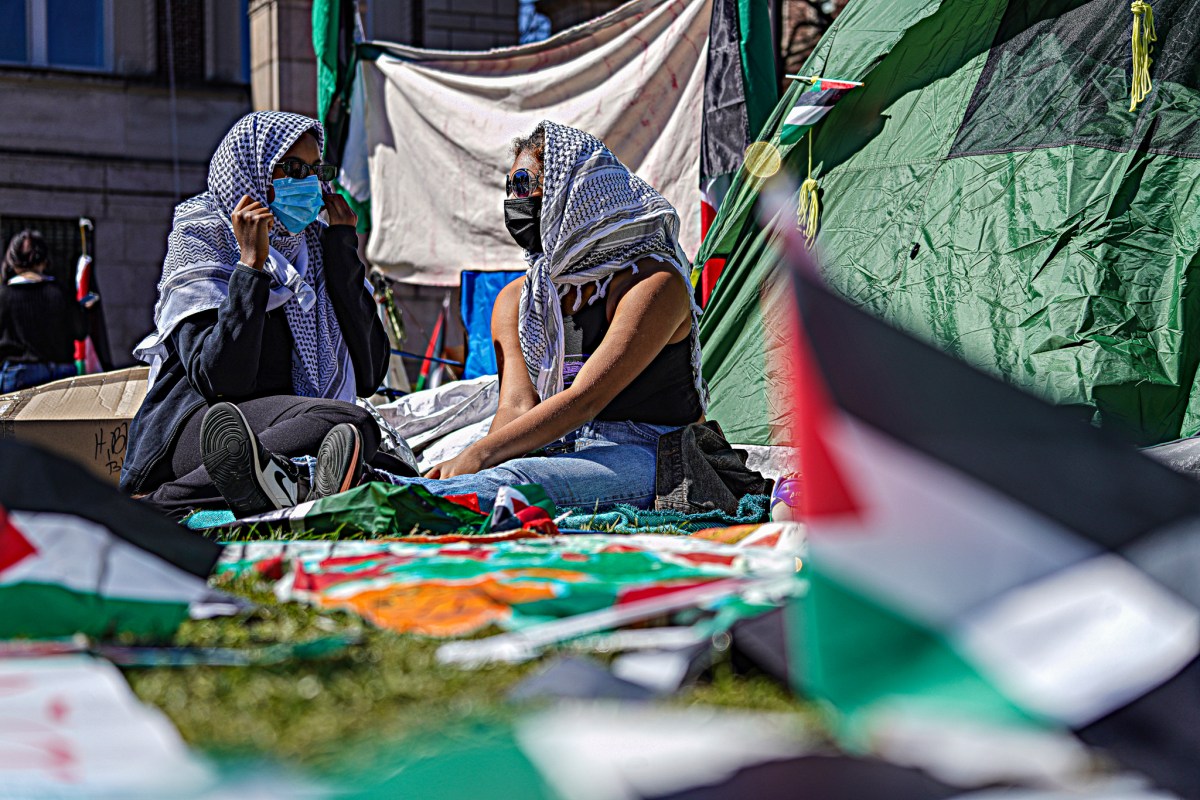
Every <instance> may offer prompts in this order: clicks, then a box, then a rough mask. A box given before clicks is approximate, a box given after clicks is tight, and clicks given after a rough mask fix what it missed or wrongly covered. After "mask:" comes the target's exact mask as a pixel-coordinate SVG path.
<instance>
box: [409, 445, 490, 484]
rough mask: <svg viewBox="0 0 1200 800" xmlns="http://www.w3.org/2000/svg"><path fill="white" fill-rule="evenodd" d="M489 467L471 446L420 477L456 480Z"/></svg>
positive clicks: (481, 455)
mask: <svg viewBox="0 0 1200 800" xmlns="http://www.w3.org/2000/svg"><path fill="white" fill-rule="evenodd" d="M490 466H493V465H492V464H489V463H487V459H486V458H485V457H484V456H483V454H482V453H480V452H479V450H478V448H476V447H475V445H471V446H470V447H468V448H467V449H466V450H463V451H462V452H461V453H459V454H458V455H457V456H455V457H454V458H452V459H450V460H449V461H443V462H442V463H440V464H438V465H437V466H436V467H434V468H433V469H431V470H429V471H428V472H426V473H425V474H424V475H422V476H421V477H423V478H438V479H441V480H445V479H446V478H456V477H458V476H459V475H474V474H475V473H476V472H481V471H482V470H485V469H487V468H488V467H490Z"/></svg>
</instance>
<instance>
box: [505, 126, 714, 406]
mask: <svg viewBox="0 0 1200 800" xmlns="http://www.w3.org/2000/svg"><path fill="white" fill-rule="evenodd" d="M538 128H539V129H540V130H542V131H544V133H545V137H546V145H545V155H544V157H543V164H542V219H541V231H542V252H541V253H531V252H529V251H526V252H525V260H526V261H527V262H528V263H529V270H528V272H527V273H526V275H525V286H524V287H523V288H522V290H521V306H520V317H519V320H518V332H519V335H520V340H521V353H522V354H523V355H524V357H525V364H526V366H527V367H528V369H529V377H530V378H531V379H532V381H533V385H534V386H535V387H536V388H537V392H538V396H539V397H541V399H543V400H545V399H546V398H548V397H550V396H552V395H554V394H557V393H558V392H561V391H562V390H563V349H564V347H565V345H564V343H563V319H562V308H561V305H560V302H561V299H562V298H563V297H565V296H566V295H567V293H568V292H570V291H571V289H573V288H579V287H583V286H584V285H586V284H588V283H595V284H596V287H597V291H596V293H595V294H593V295H592V297H591V298H590V299H589V300H588V302H589V303H594V302H596V301H598V300H600V299H602V298H603V297H604V296H605V292H606V290H607V288H608V284H609V282H610V281H611V280H612V277H613V275H615V274H616V273H618V272H620V271H622V270H624V269H627V268H629V267H633V269H634V271H635V272H636V270H637V262H638V261H639V260H640V259H643V258H651V259H654V260H655V261H659V262H663V263H666V264H670V265H671V266H672V267H674V268H675V269H676V271H678V272H679V274H680V276H681V278H682V279H683V281H684V283H685V285H690V271H689V266H688V263H689V262H688V258H687V256H686V255H684V253H683V251H682V250H681V249H680V247H679V215H678V214H677V213H676V212H675V209H674V208H672V207H671V204H670V203H668V202H667V201H666V199H664V198H663V196H662V195H660V194H659V193H658V192H657V191H655V189H654V188H653V187H651V186H650V184H648V183H646V182H645V181H644V180H642V179H641V178H639V177H638V176H636V175H634V174H633V173H632V172H630V171H629V169H628V168H627V167H626V166H625V165H624V164H622V163H621V162H620V161H619V160H617V157H616V156H615V155H613V153H612V152H611V151H610V150H609V149H608V148H607V147H605V146H604V143H603V142H601V141H600V140H599V139H597V138H596V137H595V136H592V135H591V134H590V133H585V132H584V131H581V130H577V129H575V128H569V127H567V126H565V125H559V124H558V123H555V122H549V121H543V122H542V123H540V124H539V125H538ZM689 295H690V292H689ZM580 296H582V292H580ZM699 326H700V308H699V306H697V305H696V303H695V301H694V300H693V301H692V332H691V342H692V372H693V374H694V376H695V379H696V391H697V392H698V393H699V395H700V405H701V407H702V408H704V409H707V408H708V388H707V387H706V386H705V384H704V379H703V378H702V377H701V374H700V337H699Z"/></svg>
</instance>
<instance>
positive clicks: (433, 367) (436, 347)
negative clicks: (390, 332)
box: [416, 292, 450, 392]
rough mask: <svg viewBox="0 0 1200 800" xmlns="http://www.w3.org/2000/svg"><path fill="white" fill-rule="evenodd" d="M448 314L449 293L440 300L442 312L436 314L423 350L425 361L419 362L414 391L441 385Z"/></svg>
mask: <svg viewBox="0 0 1200 800" xmlns="http://www.w3.org/2000/svg"><path fill="white" fill-rule="evenodd" d="M449 312H450V293H449V292H446V296H445V297H444V298H442V310H441V311H439V312H438V316H437V321H436V322H434V323H433V335H432V336H430V337H429V345H428V346H427V347H426V348H425V360H424V361H422V362H421V371H420V373H419V374H418V375H417V385H416V391H418V392H419V391H422V390H424V389H436V388H437V387H439V386H441V385H442V373H443V371H444V369H445V368H444V367H443V366H442V364H441V356H442V353H443V350H444V349H445V347H446V323H447V319H448V316H449Z"/></svg>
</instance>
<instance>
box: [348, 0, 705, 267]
mask: <svg viewBox="0 0 1200 800" xmlns="http://www.w3.org/2000/svg"><path fill="white" fill-rule="evenodd" d="M710 15H711V0H633V2H630V3H627V4H625V5H623V6H621V7H620V8H618V9H616V10H615V11H613V12H611V13H609V14H607V15H605V16H603V17H600V18H599V19H596V20H593V21H591V22H588V23H585V24H583V25H581V26H578V27H575V28H572V29H570V30H567V31H564V32H563V33H561V34H559V35H557V36H554V37H552V38H550V39H548V40H547V41H545V42H539V43H536V44H531V45H524V46H521V47H514V48H507V49H502V50H492V51H489V52H486V53H451V52H440V51H429V50H417V49H413V48H407V47H401V46H397V45H388V44H383V43H378V42H377V43H373V44H375V45H376V46H377V47H379V48H381V49H382V50H383V54H381V55H379V56H378V58H376V59H375V60H373V61H364V62H363V64H362V72H361V77H362V82H361V86H362V98H363V102H364V105H365V115H363V116H360V117H359V119H360V120H363V117H364V116H365V120H364V122H365V126H364V127H365V131H364V132H361V133H360V134H359V135H360V137H361V136H364V135H365V146H366V154H367V159H368V163H369V175H370V198H371V216H372V220H371V222H372V229H371V238H370V241H369V243H368V246H367V257H368V259H369V260H370V261H371V262H372V263H374V264H377V265H379V266H380V267H382V268H383V269H385V270H387V271H388V272H389V274H391V275H392V276H393V277H396V278H399V279H402V280H408V281H412V282H418V283H429V284H442V285H457V284H458V275H459V272H460V271H461V270H463V269H489V270H496V269H524V268H525V262H524V259H522V257H521V251H520V249H518V248H517V246H516V245H515V244H514V243H513V241H512V238H511V237H510V236H509V235H508V232H507V231H506V230H505V228H504V212H503V200H504V176H505V174H506V173H507V172H508V168H509V166H511V157H510V143H511V141H512V139H513V137H514V136H517V135H519V134H524V133H528V132H529V131H531V130H532V129H533V128H534V126H535V125H536V124H537V122H538V121H540V120H542V119H552V120H554V121H556V122H560V123H563V124H566V125H571V126H574V127H577V128H582V129H583V130H586V131H588V132H589V133H592V134H594V135H595V136H597V137H598V138H600V139H601V140H602V141H603V142H604V143H605V144H607V145H608V147H609V148H610V149H611V150H612V151H613V152H614V153H616V155H617V157H618V158H620V159H621V160H622V161H623V162H624V163H625V165H626V166H628V167H629V168H630V169H631V170H633V171H635V172H636V173H637V174H638V175H640V176H641V177H643V178H644V179H645V180H646V181H647V182H649V183H650V185H652V186H654V187H655V188H656V189H658V190H659V191H660V192H662V194H663V195H664V196H665V197H666V198H667V200H669V201H670V202H671V203H672V204H673V205H674V206H675V208H676V210H678V211H679V217H680V222H681V243H682V245H683V248H684V250H685V251H686V252H687V253H688V255H689V256H690V255H694V254H695V252H696V249H697V247H698V246H699V242H700V217H699V201H700V192H699V180H700V176H699V172H700V164H699V160H700V121H701V112H702V109H703V90H704V68H705V54H706V53H707V48H708V28H709V17H710ZM351 138H352V139H353V138H355V137H354V133H353V132H352V134H351ZM359 141H363V140H362V139H361V138H360V139H359ZM351 149H352V148H351ZM355 194H356V195H359V194H360V192H358V191H356V192H355ZM362 194H365V192H363V193H362Z"/></svg>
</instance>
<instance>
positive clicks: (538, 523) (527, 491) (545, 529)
mask: <svg viewBox="0 0 1200 800" xmlns="http://www.w3.org/2000/svg"><path fill="white" fill-rule="evenodd" d="M557 513H558V509H557V508H555V506H554V501H553V500H551V499H550V497H549V495H547V494H546V490H545V489H543V488H542V487H541V486H540V485H538V484H536V483H523V484H519V485H517V486H501V487H500V488H499V489H498V490H497V491H496V503H495V505H493V506H492V513H491V516H490V517H488V520H487V522H486V523H485V524H484V526H483V531H482V532H483V533H499V532H501V531H516V530H530V531H537V532H538V533H540V534H542V535H544V536H554V535H556V534H557V533H558V526H557V525H555V524H554V515H555V514H557Z"/></svg>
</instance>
